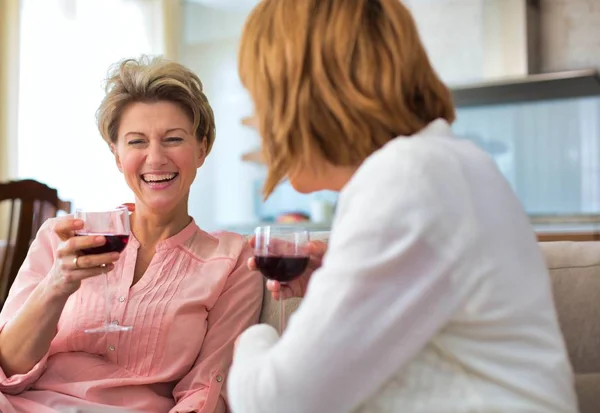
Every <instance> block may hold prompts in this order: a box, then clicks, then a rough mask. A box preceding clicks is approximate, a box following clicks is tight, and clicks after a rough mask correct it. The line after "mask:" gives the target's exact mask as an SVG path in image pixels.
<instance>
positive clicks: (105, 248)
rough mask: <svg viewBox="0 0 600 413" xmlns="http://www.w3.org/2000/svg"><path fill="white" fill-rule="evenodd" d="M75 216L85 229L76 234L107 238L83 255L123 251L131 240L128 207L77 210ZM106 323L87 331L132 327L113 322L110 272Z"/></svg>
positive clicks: (83, 252)
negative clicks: (110, 299) (94, 210)
mask: <svg viewBox="0 0 600 413" xmlns="http://www.w3.org/2000/svg"><path fill="white" fill-rule="evenodd" d="M75 218H76V219H80V220H82V221H83V229H81V230H79V231H77V232H76V233H75V235H76V236H84V235H91V236H95V235H102V236H104V238H106V242H105V243H104V245H101V246H99V247H93V248H88V249H83V250H81V254H82V255H92V254H104V253H107V252H121V251H123V250H124V249H125V247H126V246H127V243H128V242H129V234H130V230H129V211H128V210H127V207H124V206H122V207H118V208H116V209H113V210H108V211H98V212H92V211H82V210H80V209H78V210H77V211H75ZM103 276H104V314H105V320H104V325H103V326H100V327H96V328H91V329H87V330H85V332H86V333H111V332H117V331H129V330H131V328H132V327H130V326H120V325H116V324H111V322H110V305H109V289H108V273H107V272H105V273H104V275H103Z"/></svg>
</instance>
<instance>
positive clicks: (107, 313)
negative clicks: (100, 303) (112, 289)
mask: <svg viewBox="0 0 600 413" xmlns="http://www.w3.org/2000/svg"><path fill="white" fill-rule="evenodd" d="M109 296H110V294H109V291H108V271H104V325H105V326H106V327H108V325H109V324H110V306H109V305H108V301H109V298H110V297H109Z"/></svg>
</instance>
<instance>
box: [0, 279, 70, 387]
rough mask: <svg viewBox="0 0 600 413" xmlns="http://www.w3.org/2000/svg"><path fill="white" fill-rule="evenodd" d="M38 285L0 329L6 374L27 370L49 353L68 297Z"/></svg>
mask: <svg viewBox="0 0 600 413" xmlns="http://www.w3.org/2000/svg"><path fill="white" fill-rule="evenodd" d="M44 284H45V283H41V284H39V285H38V286H37V287H36V288H35V289H34V290H33V292H32V293H31V295H30V296H29V298H28V299H27V301H26V302H25V304H23V307H22V308H21V309H20V310H19V311H18V312H17V314H16V315H15V317H14V318H12V319H11V320H10V321H9V322H8V323H7V324H6V325H5V326H4V329H2V331H1V332H0V367H1V368H2V370H3V371H4V373H5V374H6V376H7V377H10V376H12V375H15V374H25V373H27V372H29V371H30V370H31V369H32V368H33V367H34V366H35V365H36V364H37V363H38V362H39V361H40V360H41V359H42V358H43V357H44V355H45V354H46V353H47V352H48V350H49V348H50V343H51V342H52V339H53V338H54V336H55V335H56V327H57V325H58V320H59V319H60V315H61V314H62V311H63V308H64V306H65V303H66V301H67V297H61V296H55V295H53V294H51V293H50V292H49V291H48V290H47V288H46V287H45V285H44Z"/></svg>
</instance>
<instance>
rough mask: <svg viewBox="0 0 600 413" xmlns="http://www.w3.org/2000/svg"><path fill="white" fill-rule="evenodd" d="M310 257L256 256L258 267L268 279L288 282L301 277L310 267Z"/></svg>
mask: <svg viewBox="0 0 600 413" xmlns="http://www.w3.org/2000/svg"><path fill="white" fill-rule="evenodd" d="M308 260H309V258H308V257H302V256H301V257H296V256H268V255H267V256H260V255H256V256H255V257H254V262H255V263H256V268H258V270H259V271H260V272H261V273H262V274H263V275H264V276H265V277H267V278H268V279H270V280H275V281H279V282H280V283H287V282H290V281H292V280H293V279H294V278H296V277H299V276H301V275H302V273H303V272H304V271H305V270H306V267H308Z"/></svg>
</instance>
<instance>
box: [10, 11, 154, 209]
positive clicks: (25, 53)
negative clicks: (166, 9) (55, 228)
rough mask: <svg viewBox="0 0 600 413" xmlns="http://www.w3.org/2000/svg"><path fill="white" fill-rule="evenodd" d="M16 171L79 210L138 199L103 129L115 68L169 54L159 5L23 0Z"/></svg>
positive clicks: (106, 206) (105, 206)
mask: <svg viewBox="0 0 600 413" xmlns="http://www.w3.org/2000/svg"><path fill="white" fill-rule="evenodd" d="M21 18H22V20H21V49H20V80H19V83H20V84H19V121H18V122H19V123H18V142H17V153H18V159H17V170H18V176H19V178H23V179H24V178H32V179H36V180H38V181H41V182H44V183H46V184H47V185H49V186H51V187H54V188H56V189H58V191H59V196H60V197H61V198H62V199H68V200H71V201H73V203H74V206H75V207H78V208H79V207H81V208H111V207H114V206H116V205H119V204H121V203H123V202H128V201H131V200H132V199H133V195H132V194H131V191H130V190H129V188H128V187H127V185H126V184H125V182H124V180H123V178H122V177H121V176H120V173H119V171H118V169H117V168H116V166H115V162H114V158H113V156H112V154H111V153H110V151H109V149H108V147H107V145H106V143H105V142H104V141H103V140H102V138H101V137H100V134H99V132H98V130H97V128H96V123H95V112H96V109H97V107H98V105H99V104H100V101H101V100H102V97H103V96H104V90H103V80H104V79H105V78H106V74H107V71H108V68H109V66H110V65H111V64H113V63H115V62H118V61H119V60H121V59H123V58H127V57H138V56H139V55H141V54H161V53H162V52H163V43H164V42H163V28H162V23H163V22H162V17H161V3H160V1H159V0H23V1H22V2H21Z"/></svg>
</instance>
